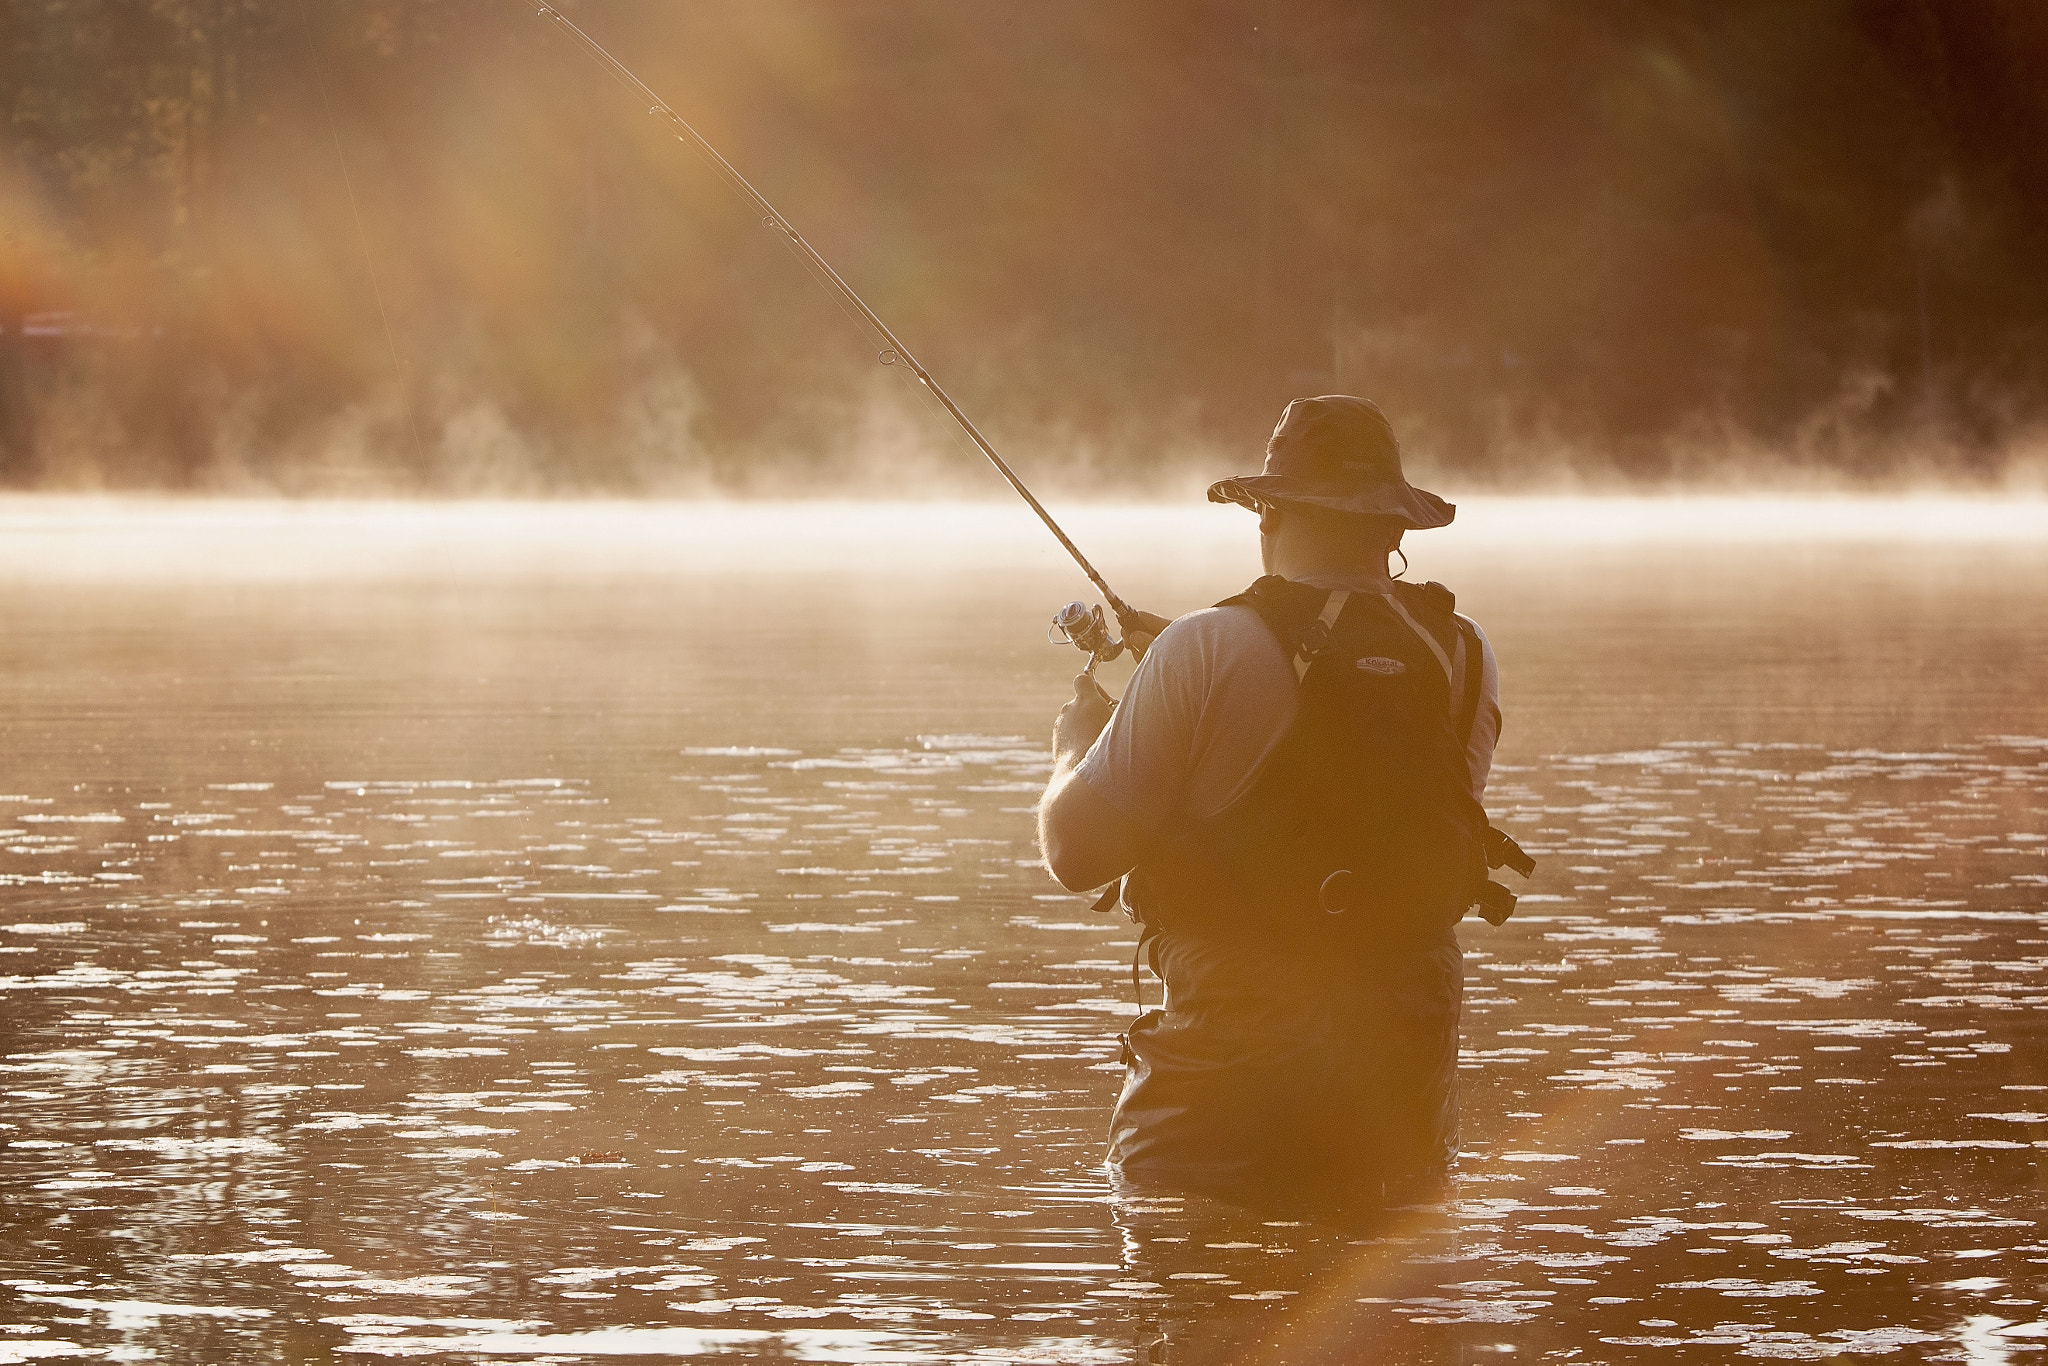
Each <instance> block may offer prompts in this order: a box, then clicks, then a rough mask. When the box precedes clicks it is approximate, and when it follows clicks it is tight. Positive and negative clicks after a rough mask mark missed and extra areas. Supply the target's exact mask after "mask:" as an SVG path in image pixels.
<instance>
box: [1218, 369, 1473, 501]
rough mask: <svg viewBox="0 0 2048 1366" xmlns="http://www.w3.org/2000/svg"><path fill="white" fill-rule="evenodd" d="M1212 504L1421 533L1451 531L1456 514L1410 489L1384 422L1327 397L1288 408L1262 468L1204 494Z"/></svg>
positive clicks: (1363, 406)
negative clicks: (1321, 515)
mask: <svg viewBox="0 0 2048 1366" xmlns="http://www.w3.org/2000/svg"><path fill="white" fill-rule="evenodd" d="M1209 501H1210V502H1212V503H1238V504H1241V505H1243V506H1245V507H1248V508H1252V509H1254V510H1255V511H1256V510H1258V509H1260V508H1264V507H1275V506H1277V507H1283V508H1286V507H1296V506H1301V507H1311V508H1321V509H1326V510H1328V511H1330V512H1335V513H1346V514H1349V515H1351V516H1353V517H1359V518H1375V519H1377V518H1391V519H1393V520H1394V521H1395V522H1397V523H1398V524H1399V525H1400V526H1401V527H1403V528H1407V529H1412V530H1417V531H1421V530H1426V529H1428V528H1430V527H1440V526H1448V525H1450V522H1451V518H1452V517H1453V516H1454V515H1455V514H1456V512H1457V509H1456V508H1454V507H1452V506H1451V504H1449V503H1446V502H1445V501H1444V500H1443V499H1441V498H1439V497H1437V496H1436V495H1435V494H1433V493H1427V492H1424V491H1423V490H1422V489H1418V488H1416V487H1415V486H1414V485H1412V484H1410V483H1409V482H1408V480H1407V478H1406V477H1405V476H1404V475H1403V474H1402V473H1401V443H1400V442H1399V441H1397V440H1396V439H1395V438H1394V429H1393V427H1392V426H1391V425H1389V424H1388V422H1387V419H1386V415H1385V414H1383V413H1381V412H1380V410H1379V409H1378V408H1377V407H1375V406H1373V405H1372V404H1371V403H1368V402H1367V401H1366V400H1364V399H1362V398H1353V397H1351V396H1350V395H1348V394H1328V395H1325V396H1324V397H1322V398H1298V399H1295V400H1294V401H1293V402H1292V403H1290V404H1288V405H1287V411H1286V412H1284V413H1282V414H1281V415H1280V423H1279V425H1278V426H1276V427H1274V428H1273V435H1272V437H1271V438H1270V439H1269V440H1268V441H1267V442H1266V467H1265V469H1264V470H1263V471H1261V472H1260V473H1258V474H1247V475H1239V476H1238V477H1236V478H1234V479H1225V480H1222V481H1220V482H1218V483H1216V484H1213V485H1211V486H1210V488H1209Z"/></svg>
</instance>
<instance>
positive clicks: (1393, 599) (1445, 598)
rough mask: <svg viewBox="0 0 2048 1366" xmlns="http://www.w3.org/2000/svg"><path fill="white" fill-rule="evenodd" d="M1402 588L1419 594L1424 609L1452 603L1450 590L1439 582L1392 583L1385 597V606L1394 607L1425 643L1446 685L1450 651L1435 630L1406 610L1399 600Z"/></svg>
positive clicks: (1417, 637)
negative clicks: (1421, 583)
mask: <svg viewBox="0 0 2048 1366" xmlns="http://www.w3.org/2000/svg"><path fill="white" fill-rule="evenodd" d="M1404 588H1405V589H1407V590H1408V591H1409V592H1412V593H1416V594H1418V595H1419V596H1420V599H1421V602H1422V606H1423V608H1424V610H1425V611H1427V610H1433V609H1436V608H1438V607H1441V606H1443V605H1444V604H1446V603H1453V602H1455V601H1456V599H1455V598H1453V597H1452V596H1451V590H1450V589H1448V588H1446V587H1444V586H1443V585H1442V584H1440V583H1426V584H1424V585H1422V587H1420V588H1414V587H1411V586H1410V585H1408V584H1401V583H1397V584H1395V585H1394V590H1393V591H1392V592H1391V593H1388V594H1387V599H1386V601H1387V606H1389V607H1391V608H1393V609H1394V615H1395V616H1397V617H1399V618H1401V620H1402V621H1403V622H1405V623H1406V624H1407V627H1408V629H1409V630H1411V631H1413V632H1414V633H1415V638H1416V639H1417V640H1420V641H1421V642H1422V643H1423V644H1424V645H1427V646H1428V647H1429V652H1430V653H1431V654H1433V655H1435V656H1436V662H1437V664H1438V665H1440V666H1441V667H1442V669H1443V671H1444V682H1445V684H1447V685H1448V684H1449V683H1450V681H1451V674H1452V670H1451V655H1450V651H1448V650H1446V649H1444V643H1443V642H1442V641H1440V640H1438V639H1437V638H1436V632H1434V631H1432V630H1430V629H1429V628H1428V627H1427V626H1424V625H1423V624H1422V623H1421V622H1419V621H1417V620H1416V619H1415V614H1414V613H1413V612H1411V611H1409V610H1408V604H1407V603H1405V602H1403V601H1402V600H1401V599H1402V597H1403V596H1405V595H1404V594H1403V592H1402V590H1403V589H1404ZM1445 610H1446V611H1448V610H1449V609H1448V608H1445ZM1452 620H1454V621H1455V620H1456V618H1455V617H1453V618H1452Z"/></svg>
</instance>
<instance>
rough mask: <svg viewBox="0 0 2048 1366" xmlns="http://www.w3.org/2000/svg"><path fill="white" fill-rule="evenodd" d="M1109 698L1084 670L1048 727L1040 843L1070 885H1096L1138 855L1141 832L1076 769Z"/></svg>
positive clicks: (1119, 872)
mask: <svg viewBox="0 0 2048 1366" xmlns="http://www.w3.org/2000/svg"><path fill="white" fill-rule="evenodd" d="M1109 712H1110V703H1109V699H1108V698H1107V697H1105V696H1104V695H1103V693H1102V689H1101V688H1099V687H1097V686H1096V684H1095V680H1094V679H1093V678H1091V677H1089V676H1088V675H1086V674H1083V675H1081V676H1080V677H1079V678H1076V679H1075V680H1074V697H1073V700H1071V701H1070V702H1068V703H1067V704H1066V705H1065V706H1064V707H1061V708H1060V714H1059V718H1058V719H1057V720H1055V721H1054V722H1053V728H1052V781H1051V782H1049V783H1047V784H1046V788H1045V797H1044V798H1043V800H1041V801H1040V802H1039V804H1038V845H1039V848H1040V849H1041V850H1043V851H1044V853H1045V866H1046V867H1047V868H1048V869H1050V870H1051V872H1052V875H1053V876H1054V877H1055V878H1057V879H1058V880H1059V882H1060V885H1061V886H1063V887H1067V888H1069V889H1071V890H1073V891H1077V892H1079V891H1086V890H1087V889H1088V888H1090V887H1100V886H1102V885H1103V884H1104V883H1106V882H1111V881H1114V880H1115V879H1117V878H1119V877H1122V876H1123V875H1124V874H1125V873H1128V872H1129V871H1130V870H1131V868H1132V866H1133V865H1135V864H1136V863H1137V861H1138V853H1139V846H1140V841H1141V835H1140V832H1139V830H1138V827H1137V826H1136V825H1135V824H1133V823H1132V822H1131V820H1130V819H1129V818H1128V817H1126V816H1125V815H1124V814H1123V813H1122V812H1121V811H1118V810H1117V809H1116V808H1115V807H1113V806H1111V805H1110V804H1109V803H1108V802H1106V801H1104V800H1103V799H1102V797H1101V795H1100V794H1098V793H1097V792H1096V791H1095V789H1094V788H1092V787H1090V786H1088V784H1087V783H1085V782H1083V781H1082V780H1081V779H1080V778H1078V777H1076V776H1075V774H1074V770H1075V768H1076V767H1078V766H1079V765H1080V762H1081V757H1082V756H1083V755H1085V754H1086V753H1087V752H1088V746H1090V745H1091V744H1093V743H1095V737H1096V736H1097V735H1099V734H1101V733H1102V728H1103V726H1105V725H1106V724H1108V722H1109Z"/></svg>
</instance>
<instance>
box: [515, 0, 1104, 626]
mask: <svg viewBox="0 0 2048 1366" xmlns="http://www.w3.org/2000/svg"><path fill="white" fill-rule="evenodd" d="M536 12H537V13H538V14H539V16H540V17H541V18H543V19H552V20H554V21H555V23H556V24H558V25H560V26H561V28H562V29H563V30H564V31H566V32H567V33H568V34H569V35H570V36H571V37H572V38H573V39H574V40H575V41H576V42H577V43H578V44H579V45H581V47H582V48H583V50H584V52H585V53H586V54H588V55H589V57H590V58H591V60H593V61H595V62H596V63H597V64H598V65H599V66H600V67H602V68H604V70H605V72H606V73H607V74H608V75H610V76H611V78H612V79H613V80H615V81H617V82H618V83H619V84H620V85H622V86H624V87H625V88H626V89H627V90H628V91H629V92H631V93H632V94H634V95H635V96H637V97H639V98H640V99H642V100H644V101H645V102H646V104H647V112H648V113H650V114H652V115H654V116H655V117H657V118H662V119H666V120H668V122H669V123H670V124H672V125H674V127H675V128H676V130H677V132H676V140H677V141H679V142H681V143H683V144H685V145H686V146H688V147H690V148H691V149H692V150H694V151H695V152H696V153H697V154H698V155H699V156H700V157H702V158H703V159H704V161H705V162H706V163H707V164H709V165H710V167H711V168H712V169H713V170H714V171H716V172H717V173H718V175H719V177H720V178H721V179H722V180H724V181H725V183H726V185H727V186H728V187H729V188H730V189H731V190H732V191H733V193H735V194H737V195H738V196H739V197H740V199H741V201H742V202H744V203H745V204H746V205H747V206H748V207H749V208H751V209H752V210H753V211H754V212H755V213H756V214H758V215H759V216H760V219H761V225H762V226H763V227H765V228H767V229H768V230H769V231H770V232H772V233H774V234H775V235H776V236H777V237H779V238H781V239H782V241H783V243H784V245H786V246H787V247H788V248H789V249H790V250H791V251H792V252H794V253H795V254H796V257H797V259H798V260H800V261H802V262H803V263H804V266H805V268H806V269H808V270H809V271H810V273H811V277H812V278H813V279H815V280H816V281H817V282H818V283H819V284H820V285H822V286H823V287H824V288H825V290H826V291H827V292H828V293H830V294H831V295H832V296H833V298H834V299H836V300H837V301H838V303H839V305H840V307H841V308H842V309H844V310H845V311H846V313H847V315H848V316H849V317H851V318H853V319H854V321H856V322H857V323H859V324H860V325H861V326H862V327H863V328H865V329H866V330H867V332H868V334H869V335H870V336H871V337H873V338H874V340H875V341H876V342H877V343H878V344H879V346H880V350H879V352H878V354H877V357H876V358H877V359H878V360H880V361H881V363H882V364H884V365H892V366H901V367H902V368H903V369H904V371H905V372H906V373H908V374H909V376H910V377H911V378H912V379H914V380H916V381H917V383H918V386H919V388H920V389H921V390H922V391H923V392H924V394H925V395H926V396H927V397H928V398H930V399H931V400H933V401H935V402H936V403H937V404H938V405H939V406H940V407H941V408H943V409H944V410H945V412H946V414H947V416H949V417H951V418H952V419H953V421H954V422H955V423H957V424H958V425H959V428H960V430H961V431H963V432H965V433H966V435H967V438H968V440H970V441H971V442H973V443H974V448H975V449H976V450H977V451H979V452H980V453H981V454H982V455H984V456H986V457H987V458H988V461H989V463H990V464H992V465H994V466H995V467H996V471H997V473H999V474H1001V475H1002V476H1003V478H1004V479H1005V480H1006V481H1007V482H1008V483H1009V485H1010V487H1011V488H1013V489H1015V490H1016V491H1017V496H1018V497H1020V498H1022V499H1023V500H1024V501H1025V503H1027V504H1028V505H1029V506H1030V508H1031V510H1032V511H1033V512H1035V513H1037V514H1038V520H1039V521H1041V522H1043V523H1045V527H1046V530H1048V531H1050V532H1051V533H1052V534H1053V535H1054V536H1055V537H1056V538H1057V539H1058V540H1059V543H1060V545H1061V546H1063V547H1064V548H1065V549H1066V552H1067V553H1068V554H1069V555H1071V556H1073V557H1074V563H1076V564H1078V565H1079V566H1081V572H1082V573H1084V574H1086V575H1087V576H1088V580H1089V582H1091V583H1093V584H1094V585H1095V586H1096V587H1097V588H1098V589H1100V590H1101V591H1102V596H1103V597H1104V599H1106V600H1107V601H1108V603H1109V605H1110V608H1111V610H1113V611H1114V612H1115V613H1116V615H1117V618H1118V620H1119V621H1120V622H1122V621H1126V620H1127V619H1129V618H1133V617H1135V616H1136V615H1137V613H1136V612H1135V611H1134V609H1133V608H1132V607H1131V605H1130V604H1129V603H1127V602H1125V601H1124V600H1123V599H1122V598H1120V597H1118V596H1117V595H1116V593H1115V591H1114V590H1112V589H1111V588H1110V586H1109V584H1108V583H1107V582H1105V581H1104V580H1103V577H1102V575H1101V574H1099V573H1097V572H1096V570H1095V566H1094V565H1092V564H1090V563H1089V562H1088V557H1087V556H1085V555H1083V554H1082V553H1081V549H1080V547H1079V546H1077V545H1075V544H1074V543H1073V541H1072V540H1071V539H1069V538H1068V536H1067V533H1066V532H1065V531H1062V530H1061V529H1060V524H1059V523H1058V522H1056V521H1054V520H1053V518H1052V514H1051V513H1049V512H1047V511H1046V510H1045V505H1044V504H1043V503H1040V502H1039V501H1038V499H1037V498H1036V497H1034V496H1033V495H1032V493H1031V490H1030V489H1028V488H1026V487H1025V486H1024V481H1023V480H1022V479H1020V478H1018V477H1017V472H1016V471H1015V470H1013V469H1011V468H1010V464H1009V462H1008V461H1007V460H1004V459H1003V457H1002V456H1001V455H999V454H997V452H996V448H995V447H994V446H993V445H991V444H989V440H988V438H987V437H985V436H983V435H982V434H981V430H980V429H979V428H978V427H976V426H975V425H974V423H973V422H971V421H969V420H968V417H967V414H966V413H964V412H962V411H960V406H959V405H958V404H956V403H955V402H953V399H952V396H951V395H950V394H948V393H947V392H946V391H945V389H944V388H942V387H941V386H940V384H939V382H938V381H937V380H936V379H934V378H932V374H931V372H930V371H929V370H927V369H925V368H924V366H923V365H921V364H919V363H918V360H917V357H915V356H913V355H912V354H911V353H910V348H909V347H907V346H905V345H904V344H903V343H902V342H901V341H899V340H898V339H897V337H896V334H895V333H894V332H892V331H890V330H889V325H888V324H887V323H885V322H883V321H882V320H881V318H880V317H879V316H878V315H877V314H876V313H875V311H874V310H873V309H872V308H869V307H868V305H867V301H866V300H865V299H863V298H861V297H860V295H859V294H857V293H855V292H854V289H853V287H852V286H851V285H849V284H847V283H846V281H845V280H843V279H841V278H840V276H839V272H838V271H836V270H834V269H833V268H832V266H831V264H830V263H829V262H827V261H826V260H825V258H824V257H823V256H820V255H819V254H818V252H817V250H816V249H815V248H813V247H812V246H811V244H810V243H809V242H807V241H805V240H804V238H803V236H802V234H800V233H798V232H797V230H796V229H795V228H794V227H791V226H790V222H789V220H788V219H787V218H784V217H783V216H782V214H781V213H780V212H779V211H778V210H777V209H776V207H775V206H774V205H773V204H771V203H769V202H768V199H767V197H766V196H765V195H763V194H762V193H761V192H760V191H759V190H757V189H755V188H754V186H753V184H752V182H750V181H749V180H748V179H747V178H746V177H745V176H743V175H741V174H740V173H739V171H738V170H737V169H735V168H734V166H733V164H732V163H731V162H729V161H727V160H726V159H725V158H724V157H723V156H721V155H720V154H719V152H718V149H717V148H715V147H713V146H712V145H711V144H710V143H709V142H708V141H706V140H705V138H704V135H703V134H701V133H699V132H698V131H697V130H696V129H695V128H693V127H692V126H691V125H690V123H689V121H688V120H687V119H685V118H684V117H683V116H682V115H681V114H678V113H677V112H676V111H675V110H674V109H672V108H670V107H669V105H668V103H667V102H666V101H664V100H663V99H662V98H661V97H660V96H659V95H657V94H655V93H654V91H653V90H652V89H651V88H650V87H649V86H648V85H647V83H646V82H645V81H642V80H641V79H640V78H639V77H638V76H636V75H634V74H633V73H632V71H631V70H629V69H628V68H627V66H626V65H625V63H623V62H621V61H620V60H619V59H618V58H616V57H614V56H612V54H611V53H610V52H608V51H607V50H606V49H605V47H604V46H603V44H601V43H599V42H598V41H597V40H596V39H595V38H593V37H591V36H590V35H589V34H588V33H585V32H584V31H583V30H582V29H581V28H578V27H577V26H576V24H575V23H573V22H572V21H571V20H570V19H569V17H568V16H567V15H565V14H563V13H562V12H561V11H560V10H558V9H556V8H555V7H554V6H553V5H551V4H548V3H547V2H546V0H538V8H537V10H536ZM1128 629H1129V628H1128V626H1126V630H1128Z"/></svg>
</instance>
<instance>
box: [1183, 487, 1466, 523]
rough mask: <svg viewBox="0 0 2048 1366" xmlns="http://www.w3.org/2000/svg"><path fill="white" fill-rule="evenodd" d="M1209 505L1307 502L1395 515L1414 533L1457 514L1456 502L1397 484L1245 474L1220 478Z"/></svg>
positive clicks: (1365, 513) (1367, 513)
mask: <svg viewBox="0 0 2048 1366" xmlns="http://www.w3.org/2000/svg"><path fill="white" fill-rule="evenodd" d="M1209 501H1210V502H1212V503H1236V504H1238V505H1239V506H1240V507H1248V508H1254V509H1255V508H1257V507H1258V506H1259V505H1260V504H1262V503H1306V504H1308V505H1309V506H1311V507H1321V508H1329V509H1331V510H1332V511H1336V512H1353V513H1358V514H1360V515H1362V516H1370V517H1396V518H1399V519H1400V520H1401V521H1402V522H1404V523H1406V524H1407V526H1408V527H1409V528H1410V529H1411V530H1415V531H1428V530H1431V529H1432V528H1435V527H1440V526H1449V525H1450V524H1451V519H1452V518H1453V517H1455V516H1457V513H1458V509H1457V506H1456V505H1455V504H1452V503H1446V502H1445V501H1444V500H1443V499H1441V498H1439V497H1437V496H1436V495H1435V494H1433V493H1430V492H1428V491H1427V490H1425V489H1419V488H1416V487H1415V486H1414V485H1413V484H1410V483H1406V482H1405V481H1401V480H1389V481H1385V482H1381V483H1374V484H1367V485H1365V486H1363V487H1360V486H1359V485H1356V484H1351V485H1346V486H1337V485H1331V484H1324V483H1319V482H1317V481H1315V480H1309V479H1296V478H1293V477H1292V476H1290V475H1285V474H1246V475H1240V476H1238V477H1237V478H1235V479H1222V480H1218V481H1217V482H1216V483H1214V484H1211V485H1209Z"/></svg>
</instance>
